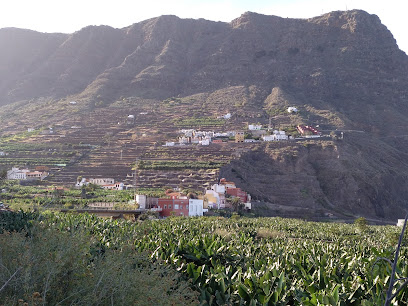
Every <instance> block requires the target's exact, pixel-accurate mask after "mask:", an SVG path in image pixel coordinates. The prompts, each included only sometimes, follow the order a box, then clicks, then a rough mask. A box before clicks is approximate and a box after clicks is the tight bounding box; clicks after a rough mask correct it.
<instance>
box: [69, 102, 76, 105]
mask: <svg viewBox="0 0 408 306" xmlns="http://www.w3.org/2000/svg"><path fill="white" fill-rule="evenodd" d="M69 104H71V105H75V104H77V102H76V101H71V102H69Z"/></svg>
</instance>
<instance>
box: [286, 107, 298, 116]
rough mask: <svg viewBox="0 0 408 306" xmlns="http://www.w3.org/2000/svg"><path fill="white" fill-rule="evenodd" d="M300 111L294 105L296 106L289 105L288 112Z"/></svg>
mask: <svg viewBox="0 0 408 306" xmlns="http://www.w3.org/2000/svg"><path fill="white" fill-rule="evenodd" d="M297 112H298V109H297V108H296V107H294V106H289V107H288V113H290V114H291V113H297Z"/></svg>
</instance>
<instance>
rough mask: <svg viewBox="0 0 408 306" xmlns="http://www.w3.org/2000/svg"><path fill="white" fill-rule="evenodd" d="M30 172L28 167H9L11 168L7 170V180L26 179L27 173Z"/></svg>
mask: <svg viewBox="0 0 408 306" xmlns="http://www.w3.org/2000/svg"><path fill="white" fill-rule="evenodd" d="M28 172H30V170H28V169H19V168H15V167H13V168H11V170H9V171H7V179H8V180H26V179H27V173H28Z"/></svg>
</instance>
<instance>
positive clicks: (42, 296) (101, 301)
mask: <svg viewBox="0 0 408 306" xmlns="http://www.w3.org/2000/svg"><path fill="white" fill-rule="evenodd" d="M4 284H5V285H6V286H5V287H4ZM2 287H3V288H2ZM0 288H2V290H1V291H0V305H18V304H23V303H28V304H29V305H40V304H41V305H191V304H193V305H194V304H197V303H196V294H195V293H193V291H192V290H191V289H189V285H188V283H185V282H180V281H179V280H178V275H177V274H176V273H175V272H173V271H172V270H170V269H169V268H166V267H163V266H160V265H152V264H151V263H150V262H149V259H148V258H147V257H146V256H144V255H143V254H138V253H136V252H135V251H134V250H132V249H131V247H130V246H125V247H123V248H121V249H116V250H113V249H105V248H101V247H99V244H98V243H97V242H96V241H94V239H93V238H92V237H91V236H89V235H86V234H84V233H81V232H76V233H67V232H59V231H51V230H47V229H46V228H40V227H39V226H38V225H37V226H35V227H34V228H33V229H32V233H31V236H28V235H27V234H26V232H12V233H10V232H5V233H3V234H1V235H0Z"/></svg>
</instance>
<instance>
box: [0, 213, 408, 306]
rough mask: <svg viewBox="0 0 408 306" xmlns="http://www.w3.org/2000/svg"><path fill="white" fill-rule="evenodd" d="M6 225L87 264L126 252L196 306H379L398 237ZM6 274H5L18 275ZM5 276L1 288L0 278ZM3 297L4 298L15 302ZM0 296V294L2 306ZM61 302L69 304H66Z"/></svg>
mask: <svg viewBox="0 0 408 306" xmlns="http://www.w3.org/2000/svg"><path fill="white" fill-rule="evenodd" d="M4 216H6V215H5V214H4ZM4 216H3V220H2V224H3V228H4V231H7V230H11V229H12V230H15V229H19V228H27V229H28V231H29V232H33V233H34V235H35V233H36V231H35V229H36V228H38V227H40V228H41V229H42V231H44V230H48V229H49V230H50V231H47V232H49V233H55V234H61V233H68V234H67V235H68V236H69V235H71V236H75V235H78V234H79V235H80V236H86V237H91V238H92V240H93V241H94V244H93V245H92V246H91V248H90V249H88V250H87V251H86V252H87V253H89V254H95V252H96V253H98V252H99V253H98V254H103V253H104V252H108V251H109V250H121V249H123V248H125V247H129V246H130V247H131V249H132V251H131V253H132V254H134V256H136V254H146V256H148V258H149V259H146V260H147V261H150V260H151V261H152V262H153V263H156V264H157V263H159V264H161V265H162V266H163V265H164V266H166V267H171V269H172V270H173V271H177V272H178V273H179V275H180V276H181V277H182V279H181V280H179V282H181V284H185V282H188V283H189V284H190V287H191V288H192V289H193V290H194V291H196V292H198V295H199V300H200V303H202V304H203V305H207V304H208V305H382V304H384V300H385V296H386V291H387V289H388V282H389V277H390V274H391V265H390V263H389V262H388V261H387V260H386V259H389V260H393V256H394V252H395V248H396V243H397V241H398V235H399V231H400V229H399V228H397V227H395V226H368V225H365V224H364V223H360V224H352V225H348V224H334V223H313V222H305V221H301V220H295V219H282V218H253V219H248V218H230V219H225V218H214V217H211V218H210V217H209V218H206V217H204V218H169V219H166V220H146V221H143V222H135V223H132V222H129V221H118V220H115V221H112V220H108V219H98V218H96V217H93V216H89V215H79V216H78V215H71V214H67V215H64V214H45V215H44V214H43V215H41V216H39V215H36V214H30V215H24V216H22V215H21V213H20V215H19V216H18V217H11V216H9V215H7V216H8V218H9V219H8V221H7V220H4V219H5V217H4ZM13 218H14V219H13ZM28 219H33V221H26V220H28ZM38 220H40V221H38ZM0 224H1V223H0ZM10 224H13V225H10ZM4 235H5V234H3V235H2V237H3V241H4ZM8 237H11V236H10V235H9V236H8ZM27 239H30V238H27ZM5 241H6V244H7V239H6V240H5ZM404 243H405V240H404ZM66 247H67V248H70V244H69V243H68V244H67V245H66ZM407 251H408V249H407V247H406V246H405V245H403V247H402V248H401V252H400V258H399V260H398V264H397V269H396V279H397V282H396V284H395V288H394V292H395V291H396V290H397V288H398V287H399V286H400V285H401V284H402V283H403V282H404V281H405V278H406V277H407V276H408V265H407V259H408V258H407V257H408V253H407ZM101 256H102V255H101ZM146 258H147V257H146ZM0 260H2V261H1V262H5V261H4V260H3V259H2V258H0ZM4 266H6V268H7V271H13V269H16V268H17V267H15V266H14V267H7V263H5V264H3V267H4ZM2 269H3V270H4V268H2ZM3 270H0V271H2V274H0V275H1V278H0V284H1V282H4V281H5V279H6V278H7V276H5V274H6V273H5V272H4V271H3ZM40 288H41V286H40ZM10 290H11V289H10V288H8V290H6V291H5V292H8V294H14V293H13V292H10ZM16 290H17V289H16ZM39 290H40V289H39ZM39 293H40V294H41V295H42V294H43V292H39ZM2 294H3V295H2ZM4 294H5V293H4V292H0V301H1V299H4ZM407 298H408V289H407V288H406V287H405V288H403V289H402V290H401V291H400V292H399V293H398V294H397V297H396V299H395V300H394V302H395V303H398V305H407V302H406V301H407V300H408V299H407ZM67 301H69V303H68V302H67V304H70V303H73V304H75V301H74V299H73V298H72V299H71V300H69V299H68V300H67Z"/></svg>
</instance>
